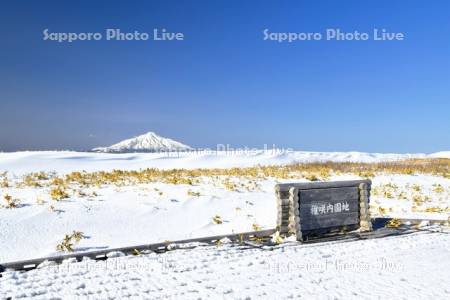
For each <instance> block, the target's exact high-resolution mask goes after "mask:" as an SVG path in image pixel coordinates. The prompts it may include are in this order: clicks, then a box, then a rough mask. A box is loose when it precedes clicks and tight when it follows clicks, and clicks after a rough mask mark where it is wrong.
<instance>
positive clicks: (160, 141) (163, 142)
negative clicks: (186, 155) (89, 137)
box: [92, 131, 192, 153]
mask: <svg viewBox="0 0 450 300" xmlns="http://www.w3.org/2000/svg"><path fill="white" fill-rule="evenodd" d="M190 149H192V148H191V147H190V146H188V145H185V144H182V143H180V142H177V141H174V140H172V139H169V138H165V137H162V136H159V135H157V134H156V133H154V132H151V131H150V132H147V133H145V134H143V135H140V136H137V137H134V138H131V139H127V140H124V141H121V142H119V143H117V144H114V145H112V146H109V147H98V148H94V149H92V151H95V152H105V153H127V152H167V151H186V150H190Z"/></svg>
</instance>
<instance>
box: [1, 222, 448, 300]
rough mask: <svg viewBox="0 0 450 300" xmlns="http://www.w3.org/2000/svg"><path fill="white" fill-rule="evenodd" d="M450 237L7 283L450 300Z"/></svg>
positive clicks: (256, 252)
mask: <svg viewBox="0 0 450 300" xmlns="http://www.w3.org/2000/svg"><path fill="white" fill-rule="evenodd" d="M449 245H450V235H449V234H448V233H429V232H427V231H424V232H421V233H417V234H412V235H407V236H400V237H390V238H383V239H379V240H366V241H357V242H344V243H340V242H337V243H333V242H331V243H323V244H313V245H300V244H298V243H285V244H282V245H281V246H280V247H278V248H276V249H273V250H264V249H255V248H250V249H243V248H240V247H235V246H231V245H222V246H219V247H215V246H206V247H197V248H194V249H188V250H186V249H183V250H174V251H170V252H166V253H164V254H154V253H151V254H145V255H140V256H127V257H116V258H109V259H108V260H106V261H100V262H94V261H91V260H89V259H86V260H84V261H82V262H78V263H74V262H71V261H67V262H65V263H63V264H62V265H56V266H55V265H53V266H52V265H51V264H47V266H46V267H42V268H40V269H36V270H32V271H29V272H25V273H20V272H8V273H5V274H4V275H3V277H2V278H0V298H3V299H7V298H8V297H12V298H13V299H19V298H22V299H24V298H33V299H113V298H116V299H122V298H132V299H143V298H145V299H293V298H300V299H391V298H395V299H408V300H411V299H449V298H450V276H449V270H450V247H449Z"/></svg>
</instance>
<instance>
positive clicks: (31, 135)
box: [0, 0, 450, 152]
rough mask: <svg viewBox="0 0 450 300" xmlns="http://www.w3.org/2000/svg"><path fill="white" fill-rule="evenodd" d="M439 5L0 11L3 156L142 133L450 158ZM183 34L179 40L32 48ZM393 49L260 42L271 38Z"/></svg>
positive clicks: (41, 5) (105, 5) (445, 49)
mask: <svg viewBox="0 0 450 300" xmlns="http://www.w3.org/2000/svg"><path fill="white" fill-rule="evenodd" d="M449 13H450V1H444V0H442V1H411V0H408V1H406V0H404V1H331V0H330V1H181V0H180V1H115V2H113V1H60V0H59V1H2V2H1V4H0V24H1V26H0V34H1V47H0V116H1V118H0V150H2V151H15V150H25V149H27V150H38V149H40V150H43V149H73V150H86V149H90V148H92V147H95V146H104V145H109V144H112V143H114V142H117V141H120V140H122V139H125V138H129V137H132V136H136V135H139V134H141V133H145V132H147V131H155V132H157V133H158V134H160V135H163V136H167V137H171V138H173V139H175V140H179V141H180V142H183V143H186V144H189V145H191V146H193V147H215V145H216V144H218V143H220V144H226V143H229V144H230V145H232V146H234V147H243V146H249V147H262V146H263V145H264V144H276V145H277V146H279V147H292V148H295V149H298V150H313V151H350V150H355V151H369V152H434V151H439V150H449V149H450V17H449ZM46 28H48V29H49V32H78V33H79V32H100V33H103V34H104V31H105V29H107V28H119V29H121V30H122V31H123V32H133V31H135V30H137V31H140V32H148V33H152V32H153V29H154V28H157V29H162V28H165V29H166V30H167V31H171V32H182V33H183V34H184V40H183V41H170V42H168V41H153V40H147V41H107V40H104V39H103V40H100V41H75V42H72V43H68V42H63V43H58V42H56V41H49V40H43V37H44V34H43V30H44V29H46ZM328 28H340V29H341V30H342V31H344V32H353V31H355V30H357V31H359V32H368V33H370V34H371V35H372V31H373V29H374V28H378V29H383V28H384V29H386V30H388V31H390V32H401V33H404V35H405V39H404V40H403V41H373V40H369V41H326V40H321V41H296V42H292V43H287V42H283V43H278V42H276V41H268V40H264V34H263V30H264V29H269V31H270V32H320V33H324V32H325V30H326V29H328Z"/></svg>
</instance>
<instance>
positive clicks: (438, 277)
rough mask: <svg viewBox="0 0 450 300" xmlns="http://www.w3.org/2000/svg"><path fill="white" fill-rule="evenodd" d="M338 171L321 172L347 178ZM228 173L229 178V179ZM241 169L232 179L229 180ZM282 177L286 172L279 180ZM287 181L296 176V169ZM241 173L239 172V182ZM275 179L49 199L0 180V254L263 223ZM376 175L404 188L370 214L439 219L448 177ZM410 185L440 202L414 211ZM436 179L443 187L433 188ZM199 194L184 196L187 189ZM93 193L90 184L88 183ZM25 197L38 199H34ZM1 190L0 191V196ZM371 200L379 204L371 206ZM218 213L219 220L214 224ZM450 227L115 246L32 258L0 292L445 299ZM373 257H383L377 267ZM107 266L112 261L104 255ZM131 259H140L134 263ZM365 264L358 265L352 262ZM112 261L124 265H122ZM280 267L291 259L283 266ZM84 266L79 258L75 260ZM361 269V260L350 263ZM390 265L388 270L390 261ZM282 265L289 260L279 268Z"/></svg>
mask: <svg viewBox="0 0 450 300" xmlns="http://www.w3.org/2000/svg"><path fill="white" fill-rule="evenodd" d="M449 153H450V152H441V153H438V154H430V155H425V154H373V153H359V152H351V153H339V152H333V153H320V152H292V153H270V152H269V153H268V152H265V151H256V152H255V153H252V154H248V153H245V154H233V155H230V154H229V153H225V152H219V153H216V154H199V153H175V155H173V156H167V154H164V153H145V154H142V153H139V154H138V153H134V154H130V153H128V154H107V153H80V152H50V151H49V152H17V153H0V172H2V171H8V178H10V179H11V180H12V181H20V180H21V176H23V175H24V174H27V173H30V172H37V171H55V172H57V173H59V174H64V173H68V172H71V171H80V170H86V171H97V170H112V169H142V168H148V167H155V168H161V169H170V168H199V167H203V168H213V167H214V168H219V167H220V168H225V167H235V166H239V167H243V166H252V165H257V164H260V165H273V164H286V163H293V162H311V161H362V162H380V161H391V160H397V159H404V158H415V157H418V158H426V157H449ZM356 178H358V177H357V176H355V175H350V174H342V175H339V176H333V177H332V178H330V180H348V179H356ZM237 180H239V179H237ZM241 180H243V179H241ZM290 181H291V180H290ZM298 181H305V179H299V180H298ZM242 182H243V183H245V182H244V181H242ZM277 182H283V181H280V180H275V179H270V178H269V179H265V180H260V181H258V187H257V188H256V189H254V190H252V191H246V190H240V191H229V190H227V189H226V188H224V186H223V185H222V184H221V182H220V181H217V180H214V179H213V178H203V179H202V182H201V183H200V184H197V185H194V186H190V185H182V184H180V185H172V184H164V183H152V184H140V185H135V186H124V187H116V186H104V187H101V188H95V187H89V188H85V189H84V192H85V193H86V194H88V195H89V196H88V197H80V196H77V195H76V194H74V195H71V197H70V198H69V199H66V200H63V201H59V202H56V203H53V204H54V208H53V209H52V210H51V209H50V206H51V204H52V203H51V202H52V201H51V200H50V197H49V188H48V187H42V188H32V187H25V188H17V187H9V188H0V196H1V197H3V195H4V194H6V193H7V194H10V195H12V196H14V197H15V198H18V199H20V200H21V206H20V207H18V208H15V209H2V208H0V262H9V261H16V260H22V259H31V258H37V257H43V256H48V255H54V254H58V253H57V252H56V251H55V246H56V244H57V243H59V242H60V241H61V240H62V238H63V236H64V234H67V233H71V232H72V231H73V230H79V231H82V232H83V233H84V234H85V235H86V238H85V239H82V240H81V242H80V243H79V244H77V245H76V246H75V251H79V252H82V251H89V250H98V249H107V248H111V247H120V246H130V245H138V244H146V243H151V242H160V241H165V240H172V241H173V240H177V239H185V238H192V237H202V236H209V235H217V234H226V233H233V232H243V231H251V230H253V226H254V224H256V225H258V226H259V227H260V228H261V229H266V228H273V227H275V222H276V213H275V212H276V206H275V205H276V204H275V196H274V184H276V183H277ZM386 184H393V185H396V186H398V189H399V190H404V191H405V193H406V199H399V198H396V197H393V198H392V197H386V196H385V195H383V194H380V195H374V194H373V195H372V197H371V213H372V215H373V216H377V215H378V216H391V217H395V216H399V217H404V218H415V217H426V218H434V219H439V220H448V216H449V213H448V211H449V210H448V208H449V205H450V203H449V199H450V190H449V187H450V179H447V178H443V177H438V176H432V175H389V174H386V175H378V176H376V177H375V178H373V186H372V188H373V189H376V188H380V189H381V188H383V186H384V185H386ZM414 185H417V186H420V189H421V193H423V194H425V195H427V196H428V197H429V199H428V200H427V201H426V203H425V204H424V205H427V206H429V207H438V208H441V209H442V211H441V212H434V213H432V212H430V213H426V212H423V211H422V212H417V211H414V209H413V207H414V201H413V196H414V195H413V194H411V193H410V191H411V186H414ZM436 185H440V186H442V187H443V188H444V192H441V193H437V192H434V189H435V187H436ZM190 190H191V191H193V192H198V193H200V196H193V195H189V191H190ZM94 192H95V194H94ZM37 199H40V200H41V203H37ZM1 200H3V199H1ZM379 207H383V208H384V209H385V212H380V211H379V210H378V208H379ZM216 215H219V216H220V217H221V219H222V220H223V223H222V224H215V223H214V222H213V221H212V220H213V217H214V216H216ZM449 242H450V238H449V235H448V233H433V234H426V233H423V234H415V235H412V236H407V237H396V238H384V239H381V240H373V241H359V242H349V243H344V244H329V243H327V244H325V245H322V246H319V247H310V246H305V245H297V244H295V243H294V244H286V245H283V246H282V247H280V248H279V249H276V250H274V251H264V250H260V249H250V250H242V249H239V248H235V247H231V246H227V245H225V246H223V247H219V248H215V247H200V248H196V249H194V250H183V251H181V250H177V251H173V252H169V253H166V254H163V255H160V256H158V255H156V254H148V255H144V256H141V257H118V258H111V259H109V260H107V262H108V266H106V267H105V266H104V265H102V262H97V263H95V262H85V263H84V264H83V263H77V264H67V265H64V266H65V267H66V266H67V269H63V270H61V269H56V270H55V269H52V268H42V269H39V270H35V271H31V272H27V273H18V272H10V273H8V274H7V275H5V276H4V277H3V278H0V297H14V298H19V297H20V296H24V297H37V298H39V297H40V298H42V299H48V298H52V297H57V298H58V297H60V298H76V297H77V296H79V297H81V298H84V297H86V296H90V297H91V298H102V299H103V298H108V297H117V298H120V297H123V296H133V295H139V296H142V293H146V295H147V296H148V298H152V299H154V298H175V299H180V298H183V299H184V298H187V299H191V298H192V299H194V298H195V299H198V298H207V299H208V298H224V299H240V298H242V299H246V298H247V299H248V297H249V298H251V299H261V298H267V299H273V298H275V297H277V298H282V299H285V298H291V297H298V296H299V295H301V297H304V298H319V299H320V298H323V299H335V298H338V299H341V298H357V297H362V298H369V299H377V298H382V297H389V296H392V295H396V296H397V297H400V298H401V297H404V298H405V299H418V298H421V299H423V298H431V297H433V298H434V299H448V298H449V293H450V289H449V288H448V287H449V286H450V285H449V282H448V281H449V279H448V278H449V275H450V274H449V270H450V269H449V267H450V265H449V264H450V255H449V249H450V247H449V246H450V243H449ZM327 261H330V262H331V263H335V264H338V263H339V264H350V265H351V264H352V263H355V262H356V263H357V264H358V266H359V267H358V266H356V267H355V266H353V267H351V269H350V270H347V269H345V270H342V269H339V268H337V269H336V268H335V267H330V268H325V269H324V267H323V263H324V262H327ZM380 261H381V262H383V261H384V262H386V263H387V264H388V265H390V266H392V265H394V269H393V270H384V269H380V266H379V264H380ZM302 263H306V264H309V265H313V264H318V263H319V264H320V263H322V266H320V265H319V267H318V269H314V268H313V269H310V268H308V269H306V270H305V269H300V270H298V268H300V267H299V264H302ZM110 265H112V266H110ZM135 265H137V266H138V267H139V266H140V269H138V270H136V269H135V267H134V266H135ZM366 265H368V268H369V269H367V268H366V269H364V266H366ZM122 266H124V267H122ZM292 266H295V268H294V269H293V270H292V269H291V268H292ZM83 268H84V269H83ZM361 268H362V269H361ZM399 268H400V269H399ZM284 269H289V271H288V272H284V271H283V270H284Z"/></svg>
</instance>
